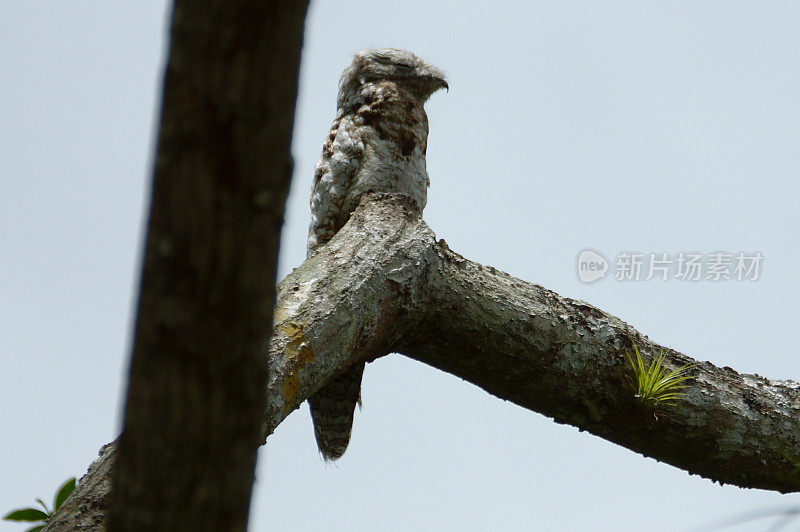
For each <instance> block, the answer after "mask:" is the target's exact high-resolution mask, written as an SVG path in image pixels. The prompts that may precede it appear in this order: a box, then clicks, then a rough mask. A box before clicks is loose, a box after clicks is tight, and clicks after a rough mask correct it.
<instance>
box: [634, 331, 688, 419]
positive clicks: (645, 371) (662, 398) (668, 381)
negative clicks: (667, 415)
mask: <svg viewBox="0 0 800 532" xmlns="http://www.w3.org/2000/svg"><path fill="white" fill-rule="evenodd" d="M633 350H634V352H635V353H636V359H635V360H634V359H633V357H631V355H630V354H629V353H626V354H625V356H626V357H627V358H628V362H630V364H631V367H632V368H633V374H634V378H633V379H632V380H631V384H632V385H633V388H634V389H635V390H636V398H637V399H639V401H641V402H642V403H643V404H645V405H647V406H648V407H650V408H655V407H658V406H662V405H663V406H674V405H675V402H676V401H677V400H678V399H681V398H682V397H684V396H685V395H686V393H685V392H683V391H681V390H683V389H684V388H687V387H688V386H687V385H686V384H684V383H685V382H686V381H687V380H689V379H691V378H692V376H691V375H686V374H685V373H686V371H687V370H689V369H691V368H693V367H694V366H696V365H697V364H685V365H683V366H681V367H679V368H678V369H676V370H675V371H669V369H668V368H667V367H666V366H664V357H665V356H666V354H667V350H666V349H664V350H662V351H661V353H660V354H659V355H658V356H656V357H655V359H653V360H652V361H651V362H650V364H649V365H647V364H645V361H644V358H643V357H642V354H641V353H640V352H639V348H638V347H636V345H635V344H634V346H633Z"/></svg>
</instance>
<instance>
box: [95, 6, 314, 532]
mask: <svg viewBox="0 0 800 532" xmlns="http://www.w3.org/2000/svg"><path fill="white" fill-rule="evenodd" d="M306 8H307V2H305V1H296V2H278V1H271V2H270V1H219V0H205V1H199V2H189V1H186V0H179V1H177V2H176V3H175V5H174V8H173V12H172V26H171V43H170V47H169V54H168V58H167V65H166V71H165V76H164V89H163V102H162V109H161V122H160V128H159V137H158V145H157V153H156V155H155V169H154V177H153V185H152V197H151V205H150V216H149V224H148V228H147V236H146V243H145V249H144V265H143V273H142V277H141V288H140V293H139V302H138V312H137V318H136V326H135V332H134V341H133V354H132V361H131V368H130V381H129V387H128V395H127V402H126V408H125V419H124V427H123V431H122V434H121V436H120V438H119V442H118V447H117V449H116V452H115V453H114V454H115V464H114V465H115V472H114V475H113V489H112V492H111V500H110V504H109V511H108V523H107V526H108V528H109V529H110V530H120V531H122V530H130V531H142V530H149V531H153V530H170V531H172V530H193V531H203V530H214V531H220V530H245V529H246V525H247V519H248V510H249V503H250V493H251V486H252V481H253V476H254V468H255V462H256V453H257V448H258V444H259V441H260V436H261V420H262V419H263V412H264V382H265V380H266V378H267V368H266V366H265V364H264V345H265V344H266V343H267V341H268V338H269V335H270V332H271V325H270V324H271V323H272V310H273V307H274V301H275V282H276V279H275V276H276V264H277V252H278V243H279V237H280V230H281V225H282V221H283V212H284V203H285V198H286V195H287V192H288V189H289V182H290V179H291V172H292V162H291V156H290V140H291V132H292V125H293V120H294V108H295V98H296V94H297V82H298V70H299V58H300V49H301V46H302V34H303V26H304V20H305V14H306ZM107 454H108V453H107ZM106 459H110V457H108V456H106Z"/></svg>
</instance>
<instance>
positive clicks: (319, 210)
mask: <svg viewBox="0 0 800 532" xmlns="http://www.w3.org/2000/svg"><path fill="white" fill-rule="evenodd" d="M439 89H445V90H446V91H449V89H450V87H449V86H448V84H447V80H446V79H445V76H444V74H443V73H442V72H441V71H440V70H439V69H437V68H436V67H434V66H432V65H430V64H428V63H426V62H425V61H423V60H422V59H420V58H419V57H418V56H417V55H415V54H414V53H412V52H409V51H405V50H398V49H394V48H381V49H370V50H362V51H360V52H358V53H356V54H355V56H354V58H353V61H352V62H351V63H350V65H349V66H348V67H347V68H345V70H344V72H343V73H342V76H341V79H340V80H339V92H338V97H337V100H336V117H335V118H334V121H333V124H332V126H331V129H330V132H329V134H328V136H327V137H326V138H325V141H324V142H323V146H322V154H321V155H320V158H319V160H318V161H317V164H316V167H315V169H314V178H313V184H312V188H311V222H310V223H309V230H308V246H307V257H309V258H310V257H312V256H314V255H315V254H316V253H317V251H318V250H319V249H320V248H321V247H322V246H324V245H325V244H326V243H327V242H328V241H330V240H331V239H332V238H333V236H334V235H335V234H336V233H337V232H338V231H339V230H340V229H341V228H342V227H343V226H344V225H345V223H347V220H348V219H349V217H350V214H352V212H353V211H354V210H355V209H356V207H357V206H358V204H359V202H360V201H361V197H362V196H363V195H364V194H366V193H369V192H388V193H400V194H405V195H407V196H409V197H410V198H411V199H412V200H413V201H414V202H415V203H416V204H417V207H418V208H419V209H420V211H422V209H424V208H425V204H426V203H427V197H428V187H429V186H430V180H429V178H428V172H427V169H426V163H425V155H426V152H427V145H428V116H427V114H426V113H425V109H424V104H425V102H426V101H427V100H428V98H430V96H431V95H432V94H433V93H435V92H436V91H438V90H439ZM364 367H365V362H356V363H354V364H353V365H352V366H351V367H349V368H347V369H346V370H345V371H344V372H343V373H341V374H340V375H338V376H335V377H334V378H333V379H332V380H330V381H329V382H328V383H327V384H325V385H324V386H323V387H322V388H320V389H319V390H318V391H317V392H315V393H314V394H313V395H311V396H310V397H309V399H308V404H309V407H310V410H311V419H312V422H313V425H314V436H315V438H316V441H317V447H318V449H319V451H320V453H321V454H322V457H323V459H324V460H325V461H326V462H327V461H331V460H337V459H338V458H340V457H341V456H342V455H343V454H344V452H345V450H346V449H347V445H348V443H349V442H350V433H351V431H352V427H353V415H354V412H355V407H356V405H357V404H358V405H359V406H360V405H361V378H362V376H363V373H364Z"/></svg>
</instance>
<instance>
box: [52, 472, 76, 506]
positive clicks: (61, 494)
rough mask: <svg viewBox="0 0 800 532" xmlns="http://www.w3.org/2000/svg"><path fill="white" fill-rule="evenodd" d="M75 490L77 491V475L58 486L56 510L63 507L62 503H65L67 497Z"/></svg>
mask: <svg viewBox="0 0 800 532" xmlns="http://www.w3.org/2000/svg"><path fill="white" fill-rule="evenodd" d="M73 491H75V477H72V478H71V479H69V480H67V481H66V482H64V484H63V485H62V486H61V487H60V488H58V492H56V498H55V500H54V501H53V504H54V505H55V510H58V509H59V508H61V505H62V504H64V501H66V500H67V497H69V496H70V494H71V493H72V492H73ZM55 510H54V511H55Z"/></svg>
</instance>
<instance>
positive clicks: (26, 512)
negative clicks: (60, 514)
mask: <svg viewBox="0 0 800 532" xmlns="http://www.w3.org/2000/svg"><path fill="white" fill-rule="evenodd" d="M3 519H4V520H6V521H30V522H35V521H44V520H45V519H47V514H46V513H44V512H43V511H41V510H39V509H37V508H20V509H19V510H13V511H12V512H9V513H8V514H6V515H5V516H4V517H3Z"/></svg>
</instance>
